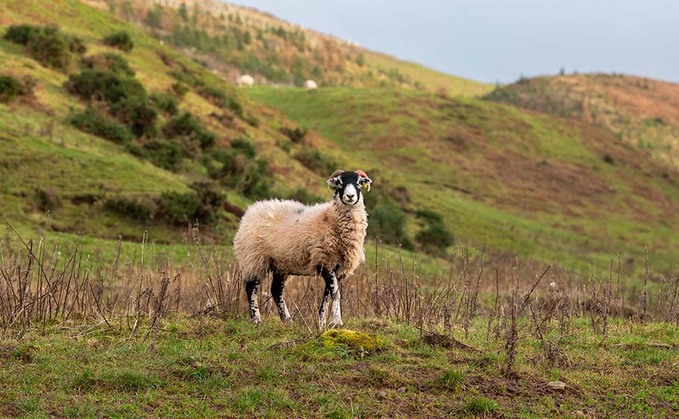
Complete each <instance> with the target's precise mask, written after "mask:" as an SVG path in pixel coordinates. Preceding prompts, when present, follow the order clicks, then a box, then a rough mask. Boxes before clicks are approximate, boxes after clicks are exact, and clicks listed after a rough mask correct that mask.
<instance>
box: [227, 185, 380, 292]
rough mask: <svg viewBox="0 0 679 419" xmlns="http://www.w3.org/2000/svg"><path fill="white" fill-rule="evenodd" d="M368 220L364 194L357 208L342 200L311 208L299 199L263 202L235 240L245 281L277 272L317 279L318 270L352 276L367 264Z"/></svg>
mask: <svg viewBox="0 0 679 419" xmlns="http://www.w3.org/2000/svg"><path fill="white" fill-rule="evenodd" d="M367 227H368V218H367V214H366V212H365V205H364V204H363V196H362V194H361V196H360V198H359V200H358V202H357V203H356V204H355V205H346V204H343V203H342V202H341V201H340V198H339V197H337V196H336V197H335V198H333V200H332V201H331V202H326V203H323V204H317V205H314V206H306V205H304V204H302V203H299V202H296V201H281V200H271V201H261V202H257V203H255V204H254V205H252V206H251V207H250V208H248V210H247V211H246V212H245V215H243V218H242V219H241V222H240V227H239V229H238V232H237V233H236V236H235V238H234V256H235V259H236V263H237V265H238V270H239V272H240V275H241V279H243V280H245V281H249V280H252V279H254V278H259V279H263V277H264V276H265V275H266V274H267V273H268V272H269V271H271V270H272V269H275V270H277V271H278V272H280V273H281V274H284V275H314V274H316V273H317V268H318V267H321V266H322V267H324V268H326V269H327V270H328V271H334V270H335V268H336V267H338V269H337V271H336V273H337V275H338V276H340V275H347V276H348V275H351V274H352V273H353V272H354V270H355V269H356V268H357V267H358V266H359V265H360V264H361V263H362V262H364V261H365V253H364V250H363V243H364V241H365V236H366V229H367Z"/></svg>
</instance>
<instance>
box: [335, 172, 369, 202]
mask: <svg viewBox="0 0 679 419" xmlns="http://www.w3.org/2000/svg"><path fill="white" fill-rule="evenodd" d="M369 184H370V179H368V178H367V177H365V178H363V177H361V176H360V175H359V174H358V173H356V172H342V173H340V174H339V175H337V176H335V177H331V178H330V179H328V185H329V186H330V187H331V188H333V189H335V195H337V196H339V197H340V200H341V201H342V202H343V203H344V204H347V205H355V204H357V203H358V201H359V199H360V198H361V188H362V187H363V186H364V185H369Z"/></svg>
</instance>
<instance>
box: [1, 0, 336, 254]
mask: <svg viewBox="0 0 679 419" xmlns="http://www.w3.org/2000/svg"><path fill="white" fill-rule="evenodd" d="M0 15H1V16H2V18H1V20H0V24H1V25H2V29H1V30H0V31H1V32H2V33H3V34H4V33H5V31H6V29H7V28H8V27H9V26H10V25H13V24H15V25H16V24H25V23H29V24H32V25H36V27H42V25H61V27H62V28H68V29H67V30H66V29H64V30H62V31H60V32H59V34H58V36H59V37H62V35H63V36H64V37H75V38H77V39H79V41H80V42H81V43H82V44H83V46H84V48H85V49H86V51H85V52H84V53H81V54H75V53H71V52H67V53H66V54H65V55H64V57H65V59H66V60H67V61H66V65H65V67H64V68H53V67H50V66H47V65H45V64H44V63H41V62H40V61H38V60H36V59H35V58H34V57H32V56H31V55H30V46H29V47H24V46H22V45H19V44H16V43H14V42H11V41H10V40H8V39H4V38H3V39H0V61H2V62H3V66H2V68H1V69H0V72H1V75H2V76H5V77H9V78H11V79H14V80H17V81H19V82H21V83H23V81H24V80H28V82H27V83H30V85H31V86H30V88H27V90H29V91H28V92H27V93H26V94H25V95H23V96H20V97H18V98H15V99H14V100H11V101H3V102H4V103H0V126H1V127H2V129H0V139H1V141H0V147H1V148H2V151H1V152H2V161H3V164H2V166H1V167H0V171H2V176H1V178H2V189H1V190H0V191H1V193H2V199H3V215H4V216H5V217H7V218H8V219H10V220H12V221H13V223H14V224H15V225H17V226H18V227H19V228H20V229H22V228H23V229H24V230H26V231H27V230H31V229H35V228H37V227H38V226H42V225H45V224H49V226H50V229H53V230H57V231H60V232H63V233H66V234H72V235H78V234H84V235H85V236H95V237H100V238H106V239H113V240H115V239H117V237H118V236H122V237H123V238H132V237H136V238H139V237H141V234H142V232H143V231H144V229H150V230H151V234H152V236H153V237H154V238H155V239H156V240H159V241H160V242H161V243H162V242H165V243H170V242H172V243H174V242H181V240H182V237H183V233H182V231H183V228H181V227H177V226H173V225H171V224H172V223H168V222H167V220H162V219H154V217H148V218H144V217H136V218H135V215H134V214H133V212H134V211H128V210H129V209H130V208H129V206H128V208H122V209H121V208H118V210H116V208H114V207H115V205H113V204H112V200H114V199H118V198H121V199H126V200H128V201H129V202H128V203H130V202H131V203H132V204H134V205H137V207H139V206H141V207H143V206H144V205H145V204H149V202H150V201H153V200H156V201H157V200H158V199H159V197H160V196H161V194H162V193H173V194H176V195H179V194H187V193H192V192H191V191H192V187H191V185H195V184H196V183H197V182H207V183H211V184H213V186H214V188H218V189H219V190H220V191H221V192H223V194H222V195H223V199H224V200H225V202H227V203H228V205H226V206H225V208H226V209H224V208H222V209H220V208H217V209H216V210H215V214H214V215H215V216H216V219H215V221H216V222H212V223H210V225H211V227H212V228H211V229H210V230H209V231H211V232H212V233H213V234H214V235H215V236H216V237H219V236H220V235H222V234H226V236H227V237H225V238H223V239H222V238H219V240H218V241H219V242H228V241H229V238H228V235H229V234H230V233H231V232H232V231H233V228H234V225H235V223H236V222H237V216H236V215H234V213H235V214H238V211H239V210H238V208H244V207H245V206H246V205H247V203H248V202H251V201H252V199H253V198H252V197H253V196H254V195H252V194H251V196H248V193H247V192H244V189H243V188H244V186H243V185H242V184H241V183H239V182H238V180H239V179H241V178H240V175H239V174H238V173H236V174H234V175H233V176H232V177H234V179H235V182H231V181H227V180H226V179H221V180H220V179H217V178H218V177H219V175H213V176H211V175H210V174H209V173H208V171H209V170H213V171H216V172H219V169H220V167H223V166H224V164H223V163H221V162H220V159H221V161H223V159H224V158H225V157H224V156H223V155H222V154H223V153H228V152H231V153H232V154H234V153H235V154H234V155H236V156H237V155H239V154H238V153H237V150H235V151H234V148H233V147H231V144H232V143H233V141H234V140H235V139H240V140H241V143H242V142H245V143H249V144H252V146H253V147H254V150H252V152H253V153H254V157H248V158H244V159H245V160H244V162H241V163H242V164H245V165H246V166H244V167H243V169H245V168H247V167H250V166H248V165H252V164H254V160H255V159H256V158H257V159H265V160H267V161H268V162H269V164H268V166H267V167H266V170H264V171H263V174H265V175H266V179H265V180H264V182H265V183H266V185H267V187H270V188H272V190H277V191H278V192H280V193H281V194H286V193H288V192H289V190H292V189H294V185H289V184H287V183H286V182H284V181H285V179H286V178H291V179H294V178H296V177H298V178H306V179H309V178H312V177H313V178H316V180H317V181H316V182H313V181H312V182H309V185H308V187H309V188H310V189H311V191H313V192H319V193H320V192H321V191H323V188H322V185H323V178H322V177H321V176H318V175H315V174H311V173H310V172H309V171H308V170H307V169H306V168H305V167H304V166H302V165H301V164H299V163H298V162H296V161H295V160H294V159H291V158H289V157H287V155H286V154H285V153H284V152H283V151H281V150H280V149H279V148H278V147H275V146H274V144H275V143H276V141H279V140H280V138H285V137H284V135H283V134H281V133H280V132H279V131H278V130H277V129H276V127H277V126H278V125H285V124H289V123H288V122H286V121H285V120H284V119H275V118H270V117H267V112H268V111H267V110H266V109H263V108H262V107H261V106H259V105H257V104H254V103H251V102H250V101H249V100H248V99H247V97H244V96H242V95H241V94H240V92H238V91H237V90H236V89H235V88H234V87H233V85H231V84H229V83H226V82H224V81H222V80H221V79H220V78H218V77H216V76H214V75H213V74H211V73H210V72H209V71H208V70H206V69H205V68H204V67H202V66H200V65H198V64H196V63H194V62H192V61H191V60H189V59H187V58H185V57H184V56H183V55H181V54H178V53H176V52H174V51H173V50H172V49H171V48H167V47H163V46H162V45H160V44H159V43H158V41H157V40H156V39H154V38H152V37H150V36H148V35H146V34H145V33H144V32H143V31H141V30H139V29H137V28H135V27H133V26H130V25H127V24H125V23H122V22H120V21H118V20H117V19H115V18H112V17H110V16H109V15H107V14H106V13H102V12H100V11H97V10H95V9H92V8H91V7H88V6H86V5H84V4H82V3H80V2H77V1H66V2H61V3H59V4H58V5H57V4H53V3H51V2H47V1H32V2H28V3H26V2H20V1H16V2H13V1H12V2H3V3H2V5H0ZM121 30H124V31H126V32H127V33H129V34H130V35H131V38H132V39H133V40H134V48H133V49H132V50H131V51H130V52H123V51H120V50H118V49H116V48H114V47H111V46H107V45H105V44H104V43H103V42H102V39H103V38H105V37H106V36H109V35H111V34H113V33H116V32H117V31H121ZM59 39H61V38H59ZM104 54H110V55H114V56H117V57H119V59H120V60H122V61H123V62H127V65H129V67H130V68H131V69H132V71H134V73H135V74H134V76H133V77H128V76H124V77H123V76H121V77H119V78H117V79H116V80H117V81H119V82H121V83H123V82H124V83H128V85H130V86H134V88H135V89H141V90H142V92H141V93H140V95H141V96H143V98H141V96H140V103H142V104H143V105H144V106H146V108H144V109H150V110H149V112H153V113H154V114H155V115H156V120H155V122H154V123H152V124H149V126H150V128H153V129H154V130H155V131H154V132H151V133H143V134H142V135H134V134H133V133H132V132H128V131H131V130H132V129H133V128H131V127H133V124H131V123H127V125H125V123H126V122H125V118H126V117H125V115H122V114H121V113H119V114H116V115H114V114H115V112H114V111H113V110H111V109H112V108H113V107H115V106H119V105H120V103H108V102H106V101H105V100H104V101H103V102H97V101H96V100H87V99H83V98H81V97H79V96H78V95H77V94H74V93H72V92H70V91H69V89H68V88H67V82H69V80H70V78H71V77H76V76H81V75H82V74H85V72H86V70H87V69H86V68H84V67H83V63H85V62H86V61H87V60H94V59H100V58H101V57H102V56H103V55H104ZM105 73H106V72H105ZM111 73H112V72H110V71H109V72H107V73H106V74H107V75H108V76H110V75H111ZM111 77H112V76H111ZM116 77H117V76H116ZM176 85H180V86H181V87H182V89H184V90H185V92H184V93H183V96H181V98H180V99H179V100H178V101H177V103H176V106H177V109H176V110H175V112H174V113H173V114H168V113H165V112H164V111H163V110H162V109H160V105H156V104H155V102H153V101H154V100H155V98H166V97H167V96H169V95H173V96H177V97H179V96H178V95H176V94H175V92H174V91H173V90H172V89H173V87H174V86H176ZM139 86H141V87H139ZM86 111H92V113H96V114H97V115H98V114H101V115H100V116H101V118H102V119H104V120H105V121H107V123H109V124H110V125H111V124H112V126H114V127H115V128H116V129H118V130H122V132H123V133H124V134H125V135H124V136H125V140H124V141H123V140H120V139H115V138H114V139H108V140H107V139H105V138H102V135H103V134H101V133H99V135H92V134H91V133H90V131H91V129H88V128H85V129H82V128H81V129H79V128H77V127H76V126H75V124H74V123H73V120H74V118H75V117H76V116H82V115H83V114H85V113H86ZM185 112H188V113H189V114H190V116H191V118H190V119H184V120H183V121H184V122H186V121H187V120H188V121H193V122H195V124H197V126H198V128H195V127H194V128H195V129H196V130H199V131H196V132H201V133H206V135H207V136H208V137H209V138H211V141H214V144H213V145H210V146H209V147H207V148H205V149H200V148H198V149H195V144H191V143H190V141H189V140H191V141H193V137H192V136H195V135H194V134H195V132H190V133H188V134H187V135H184V134H182V135H181V136H180V137H181V138H180V137H173V136H172V135H171V134H168V133H167V131H168V127H175V126H177V123H178V122H177V121H178V120H179V117H180V116H183V115H184V113H185ZM259 118H268V119H266V121H267V124H266V125H264V124H260V122H259ZM121 121H122V122H121ZM172 121H174V122H173V124H174V125H172V124H170V122H172ZM128 122H129V121H128ZM105 136H106V135H104V137H105ZM127 136H131V137H130V138H131V139H129V138H127ZM185 137H188V139H187V138H185ZM161 141H162V143H160V142H161ZM193 142H194V143H195V141H193ZM159 144H160V145H163V146H165V147H166V148H165V149H162V148H161V149H157V148H154V147H158V146H159ZM168 147H169V148H168ZM182 147H184V148H182ZM190 147H194V149H191V148H190ZM177 149H180V152H179V153H181V155H179V156H177V155H176V153H177V151H176V150H177ZM186 149H188V150H186ZM163 150H166V151H167V150H169V151H167V153H170V152H171V153H175V154H170V155H168V154H167V153H166V152H165V151H163ZM220 153H222V154H220ZM248 153H250V151H248ZM168 156H170V157H172V156H174V157H173V160H172V161H171V162H168V161H167V160H163V159H167V158H170V157H168ZM248 161H250V162H251V163H248ZM170 163H172V165H173V166H172V167H168V164H170ZM283 167H284V168H285V169H284V170H282V168H283ZM155 204H157V202H156V203H154V202H151V203H150V204H149V205H151V206H153V205H155ZM229 208H230V210H229ZM137 209H139V208H137ZM142 209H143V208H142ZM229 211H231V212H229ZM47 213H49V217H46V215H45V214H47ZM157 218H159V217H157ZM180 224H181V223H180Z"/></svg>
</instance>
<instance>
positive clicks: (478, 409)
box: [458, 396, 500, 415]
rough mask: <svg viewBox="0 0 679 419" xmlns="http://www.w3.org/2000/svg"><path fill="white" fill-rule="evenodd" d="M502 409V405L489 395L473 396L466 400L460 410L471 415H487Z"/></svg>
mask: <svg viewBox="0 0 679 419" xmlns="http://www.w3.org/2000/svg"><path fill="white" fill-rule="evenodd" d="M499 410H500V405H499V404H498V403H497V402H496V401H495V400H493V399H489V398H488V397H482V396H479V397H472V398H470V399H468V400H467V401H465V403H464V404H463V405H462V406H461V407H460V408H459V410H458V411H459V412H460V413H463V414H470V415H485V414H488V413H492V412H497V411H499Z"/></svg>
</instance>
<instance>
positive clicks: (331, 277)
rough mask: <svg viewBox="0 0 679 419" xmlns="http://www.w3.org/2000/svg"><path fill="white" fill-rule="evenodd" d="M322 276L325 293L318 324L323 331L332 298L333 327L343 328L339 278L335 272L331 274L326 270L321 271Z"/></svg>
mask: <svg viewBox="0 0 679 419" xmlns="http://www.w3.org/2000/svg"><path fill="white" fill-rule="evenodd" d="M321 276H322V277H323V279H324V280H325V292H324V293H323V300H322V301H321V308H320V309H319V311H318V324H319V326H320V327H321V329H324V328H325V325H326V322H327V317H328V305H329V304H330V298H332V326H333V327H339V326H342V313H341V310H340V292H339V281H338V280H337V276H336V275H335V273H334V272H330V271H328V270H327V269H325V268H322V269H321Z"/></svg>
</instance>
